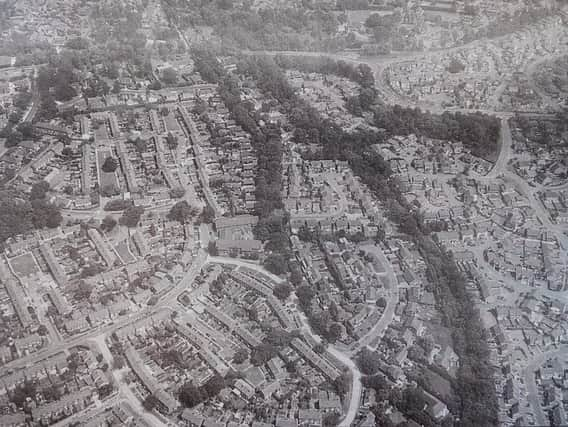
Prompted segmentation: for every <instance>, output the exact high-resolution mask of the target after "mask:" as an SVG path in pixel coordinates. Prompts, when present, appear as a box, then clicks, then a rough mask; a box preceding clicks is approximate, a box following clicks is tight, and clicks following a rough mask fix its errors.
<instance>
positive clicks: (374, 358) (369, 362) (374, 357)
mask: <svg viewBox="0 0 568 427" xmlns="http://www.w3.org/2000/svg"><path fill="white" fill-rule="evenodd" d="M380 362H381V357H380V356H379V354H378V353H377V352H375V351H371V350H369V349H368V348H366V347H365V348H363V350H361V352H360V353H359V356H358V357H357V366H359V369H361V372H362V373H363V374H365V375H374V374H375V373H376V372H377V371H378V370H379V365H380Z"/></svg>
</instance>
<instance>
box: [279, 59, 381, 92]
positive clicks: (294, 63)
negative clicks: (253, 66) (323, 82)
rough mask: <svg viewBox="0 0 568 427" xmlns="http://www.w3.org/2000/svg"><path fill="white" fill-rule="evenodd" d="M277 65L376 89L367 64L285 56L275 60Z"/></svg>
mask: <svg viewBox="0 0 568 427" xmlns="http://www.w3.org/2000/svg"><path fill="white" fill-rule="evenodd" d="M274 61H275V62H276V64H277V65H278V66H279V67H281V68H284V69H292V70H299V71H302V72H305V73H319V74H333V75H335V76H338V77H345V78H346V79H349V80H351V81H353V82H355V83H358V84H360V85H361V86H363V87H374V86H375V76H374V74H373V70H372V69H371V67H369V66H368V65H367V64H357V65H355V64H352V63H349V62H346V61H341V60H339V61H336V60H335V59H332V58H329V57H323V56H322V57H317V58H316V57H308V56H288V55H287V56H284V55H277V56H276V57H275V58H274Z"/></svg>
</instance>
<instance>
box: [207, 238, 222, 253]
mask: <svg viewBox="0 0 568 427" xmlns="http://www.w3.org/2000/svg"><path fill="white" fill-rule="evenodd" d="M207 252H208V253H209V255H211V256H217V255H219V251H218V250H217V245H216V244H215V242H213V241H211V242H209V243H208V244H207Z"/></svg>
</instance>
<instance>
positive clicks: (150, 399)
mask: <svg viewBox="0 0 568 427" xmlns="http://www.w3.org/2000/svg"><path fill="white" fill-rule="evenodd" d="M159 404H160V401H159V400H158V399H157V398H156V396H154V395H153V394H149V395H148V396H147V397H146V399H144V402H142V406H143V407H144V409H146V410H147V411H148V412H152V411H153V410H154V409H155V408H157V407H158V405H159Z"/></svg>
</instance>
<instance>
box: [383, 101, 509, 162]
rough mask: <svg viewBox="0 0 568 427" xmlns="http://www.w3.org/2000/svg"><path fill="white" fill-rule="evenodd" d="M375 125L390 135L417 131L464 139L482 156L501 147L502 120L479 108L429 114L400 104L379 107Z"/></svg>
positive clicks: (420, 133) (432, 136) (436, 137)
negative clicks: (466, 112)
mask: <svg viewBox="0 0 568 427" xmlns="http://www.w3.org/2000/svg"><path fill="white" fill-rule="evenodd" d="M375 125H376V126H377V127H380V128H383V129H386V131H387V132H388V134H389V135H409V134H412V133H413V134H416V135H418V136H425V137H427V138H433V139H443V140H448V141H456V142H457V141H461V142H462V143H463V144H464V146H466V147H468V148H469V149H470V150H471V151H472V153H473V154H474V155H476V156H479V157H486V156H490V155H492V154H494V153H495V152H496V151H497V150H498V147H499V137H500V133H501V124H500V121H499V119H498V118H496V117H493V116H489V115H487V114H482V113H479V112H476V113H469V114H463V113H460V112H457V113H450V112H444V113H442V114H441V115H437V114H430V113H429V112H423V111H420V110H419V109H417V108H414V109H413V108H403V107H400V106H394V107H392V108H391V107H384V108H377V110H376V111H375Z"/></svg>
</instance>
